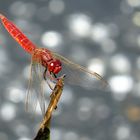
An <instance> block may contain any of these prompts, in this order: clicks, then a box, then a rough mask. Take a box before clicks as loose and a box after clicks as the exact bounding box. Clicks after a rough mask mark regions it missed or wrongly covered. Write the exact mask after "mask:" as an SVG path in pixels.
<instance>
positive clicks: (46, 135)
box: [34, 75, 65, 140]
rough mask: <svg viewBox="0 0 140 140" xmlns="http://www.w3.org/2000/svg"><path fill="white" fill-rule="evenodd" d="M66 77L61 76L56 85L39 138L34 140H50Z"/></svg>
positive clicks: (38, 134)
mask: <svg viewBox="0 0 140 140" xmlns="http://www.w3.org/2000/svg"><path fill="white" fill-rule="evenodd" d="M64 77H65V75H63V76H61V77H60V78H59V80H58V82H57V83H56V85H55V87H54V89H53V91H52V93H51V96H50V98H51V99H50V103H49V105H48V108H47V111H46V113H45V116H44V119H43V121H42V123H41V125H40V129H39V131H38V133H37V136H36V137H35V139H34V140H50V129H49V128H50V121H51V116H52V112H53V110H54V109H56V108H57V104H58V101H59V99H60V97H61V94H62V91H63V86H64Z"/></svg>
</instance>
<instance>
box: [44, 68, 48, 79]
mask: <svg viewBox="0 0 140 140" xmlns="http://www.w3.org/2000/svg"><path fill="white" fill-rule="evenodd" d="M46 73H47V68H46V69H45V71H44V73H43V78H44V80H45V81H46V80H47V79H46Z"/></svg>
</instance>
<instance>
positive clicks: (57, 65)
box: [48, 59, 62, 74]
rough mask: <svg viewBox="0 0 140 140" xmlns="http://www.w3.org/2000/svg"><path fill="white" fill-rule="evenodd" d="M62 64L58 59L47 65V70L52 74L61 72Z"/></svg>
mask: <svg viewBox="0 0 140 140" xmlns="http://www.w3.org/2000/svg"><path fill="white" fill-rule="evenodd" d="M61 69H62V64H61V62H60V61H59V60H58V59H55V60H52V61H51V62H50V63H49V65H48V70H49V71H50V72H52V73H54V74H57V73H59V72H60V71H61Z"/></svg>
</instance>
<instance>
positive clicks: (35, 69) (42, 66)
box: [0, 14, 108, 110]
mask: <svg viewBox="0 0 140 140" xmlns="http://www.w3.org/2000/svg"><path fill="white" fill-rule="evenodd" d="M0 20H1V23H2V24H3V26H4V27H5V29H6V30H7V31H8V33H9V34H10V35H11V36H12V38H13V39H14V40H16V41H17V43H18V44H19V45H20V46H21V47H22V48H23V49H24V50H25V52H27V53H29V54H30V55H31V70H30V71H31V72H30V73H31V74H30V80H29V88H28V93H27V98H26V104H29V103H30V102H31V100H32V98H33V96H34V94H35V93H34V92H30V90H31V86H32V85H33V84H32V83H34V81H36V84H35V85H38V86H35V87H36V91H37V96H36V99H37V100H38V101H39V104H40V107H41V110H45V109H44V108H45V105H44V104H45V99H44V93H43V86H42V85H43V84H41V83H42V81H47V84H48V85H49V87H50V88H51V84H50V83H49V82H48V80H49V81H52V82H53V83H57V81H58V80H59V78H60V77H61V73H62V72H63V70H64V69H66V71H65V74H66V78H67V81H68V82H70V83H72V84H74V85H75V84H76V85H80V84H81V82H83V81H84V84H86V81H88V80H89V79H88V78H87V77H90V78H91V79H93V81H92V82H93V84H94V83H95V82H96V81H98V82H99V83H100V84H101V85H103V86H104V87H106V86H107V85H108V83H107V81H106V80H104V78H103V77H102V76H100V75H99V74H98V73H97V72H95V71H89V70H88V69H87V68H86V67H83V66H81V65H79V64H76V63H74V62H72V61H70V60H69V59H67V58H65V57H64V56H62V55H60V54H58V53H56V52H53V51H51V50H49V49H47V48H39V47H37V45H36V44H34V43H33V42H32V41H31V40H30V39H29V38H28V37H27V36H26V35H25V34H24V33H23V32H22V31H21V30H20V29H19V28H18V27H17V26H16V25H15V24H14V23H13V22H12V21H10V20H9V19H8V18H6V17H5V16H4V15H3V14H0ZM65 67H66V68H65ZM68 71H70V72H71V74H69V73H68ZM67 73H68V74H67ZM63 74H64V73H63ZM81 75H84V76H85V77H82V76H81ZM33 77H36V78H33ZM81 77H82V78H81ZM85 79H86V80H85ZM51 89H52V88H51ZM32 90H33V89H32ZM36 99H34V102H36V101H35V100H36Z"/></svg>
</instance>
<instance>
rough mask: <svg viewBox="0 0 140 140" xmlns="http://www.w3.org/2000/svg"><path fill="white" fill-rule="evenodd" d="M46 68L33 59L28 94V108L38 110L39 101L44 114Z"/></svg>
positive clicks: (28, 109)
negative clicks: (44, 74)
mask: <svg viewBox="0 0 140 140" xmlns="http://www.w3.org/2000/svg"><path fill="white" fill-rule="evenodd" d="M43 72H44V68H43V67H42V66H41V65H40V64H39V63H35V62H33V61H31V66H30V79H29V84H28V90H27V94H26V101H25V104H26V110H27V111H33V112H36V107H37V104H38V103H39V105H40V108H41V111H42V114H43V115H44V113H45V108H46V107H45V96H44V89H43V87H44V80H43Z"/></svg>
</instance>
